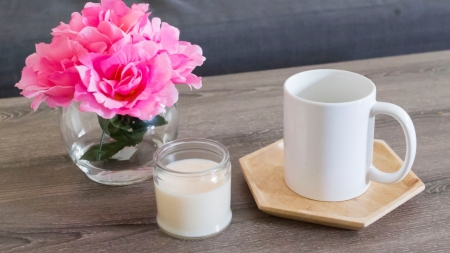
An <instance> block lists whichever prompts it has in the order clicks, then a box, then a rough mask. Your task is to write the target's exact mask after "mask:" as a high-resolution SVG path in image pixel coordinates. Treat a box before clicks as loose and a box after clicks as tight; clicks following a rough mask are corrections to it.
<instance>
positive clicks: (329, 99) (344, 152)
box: [284, 69, 416, 201]
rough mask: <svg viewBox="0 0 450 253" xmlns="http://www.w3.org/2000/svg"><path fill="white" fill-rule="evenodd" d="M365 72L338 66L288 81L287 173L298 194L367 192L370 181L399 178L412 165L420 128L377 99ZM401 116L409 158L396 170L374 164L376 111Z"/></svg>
mask: <svg viewBox="0 0 450 253" xmlns="http://www.w3.org/2000/svg"><path fill="white" fill-rule="evenodd" d="M375 96H376V88H375V85H374V83H373V82H372V81H371V80H369V79H368V78H366V77H365V76H362V75H359V74H356V73H352V72H348V71H343V70H333V69H317V70H310V71H305V72H301V73H298V74H296V75H293V76H291V77H290V78H289V79H287V80H286V82H285V83H284V156H285V162H284V163H285V164H284V176H285V181H286V184H287V185H288V187H289V188H290V189H291V190H292V191H294V192H295V193H297V194H299V195H301V196H304V197H306V198H309V199H314V200H320V201H343V200H348V199H352V198H355V197H357V196H359V195H361V194H363V193H364V192H365V191H366V190H367V189H368V188H369V186H370V181H375V182H380V183H396V182H399V181H401V180H402V179H403V178H404V177H405V176H406V175H407V174H408V172H409V170H410V169H411V166H412V164H413V162H414V158H415V155H416V132H415V130H414V125H413V123H412V121H411V118H410V117H409V115H408V114H407V113H406V112H405V111H404V110H403V109H402V108H400V107H398V106H396V105H394V104H390V103H383V102H377V101H376V100H375ZM377 114H387V115H390V116H392V117H394V118H395V119H397V120H398V121H399V123H400V125H401V126H402V128H403V131H404V132H405V137H406V158H405V161H404V163H403V166H402V167H401V168H400V169H399V170H398V171H396V172H394V173H385V172H382V171H380V170H378V169H377V168H375V167H374V166H373V164H372V155H373V154H372V152H373V140H374V123H375V115H377Z"/></svg>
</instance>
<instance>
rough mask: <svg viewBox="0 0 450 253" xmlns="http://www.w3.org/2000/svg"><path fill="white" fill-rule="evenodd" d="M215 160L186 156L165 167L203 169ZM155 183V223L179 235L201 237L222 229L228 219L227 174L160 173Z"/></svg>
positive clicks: (190, 169)
mask: <svg viewBox="0 0 450 253" xmlns="http://www.w3.org/2000/svg"><path fill="white" fill-rule="evenodd" d="M217 165H218V163H217V162H214V161H210V160H205V159H185V160H180V161H176V162H172V163H170V164H169V165H167V166H166V167H167V168H168V169H170V170H173V171H177V172H199V171H206V170H208V169H210V168H212V167H214V166H217ZM159 177H160V180H158V184H155V192H156V203H157V209H158V216H157V220H158V225H159V226H160V227H161V228H162V229H163V230H165V231H166V232H168V233H170V234H173V235H175V236H180V237H202V236H207V235H211V234H214V233H217V232H219V231H221V230H223V229H224V228H225V227H226V226H227V225H228V224H229V222H230V220H231V216H232V214H231V209H230V195H231V180H230V177H229V176H222V177H220V176H219V177H211V175H209V176H203V177H199V176H195V177H177V176H168V175H164V174H161V175H159Z"/></svg>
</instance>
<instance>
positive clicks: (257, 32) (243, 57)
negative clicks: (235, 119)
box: [0, 0, 450, 97]
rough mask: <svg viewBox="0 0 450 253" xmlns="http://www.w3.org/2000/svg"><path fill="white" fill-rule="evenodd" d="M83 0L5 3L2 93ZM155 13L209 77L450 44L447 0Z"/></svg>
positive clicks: (198, 3)
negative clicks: (198, 51) (191, 49)
mask: <svg viewBox="0 0 450 253" xmlns="http://www.w3.org/2000/svg"><path fill="white" fill-rule="evenodd" d="M85 2H86V1H85V0H71V1H70V0H34V1H29V0H9V1H1V2H0V97H9V96H17V95H18V94H19V90H17V89H16V88H14V87H13V85H14V84H15V83H16V82H17V81H18V80H19V79H20V72H21V69H22V68H23V66H24V60H25V58H26V56H27V55H29V54H31V53H33V51H34V44H35V43H39V42H49V41H50V40H51V36H50V29H51V28H53V27H55V26H56V25H57V24H58V23H59V21H64V22H68V20H69V18H70V13H71V12H73V11H80V10H81V9H82V7H83V5H84V3H85ZM125 2H127V3H128V4H131V3H132V2H150V9H151V10H152V12H153V14H152V16H157V17H160V18H161V19H162V20H163V21H166V22H168V23H170V24H172V25H174V26H177V27H178V28H180V30H181V39H183V40H187V41H190V42H192V43H195V44H199V45H200V46H201V47H202V48H203V50H204V55H205V57H206V58H207V60H206V62H205V64H204V65H203V66H202V67H200V68H198V69H197V70H196V71H195V73H196V74H199V75H202V76H208V75H219V74H227V73H236V72H245V71H255V70H264V69H273V68H283V67H291V66H301V65H308V64H317V63H326V62H337V61H345V60H354V59H363V58H371V57H380V56H390V55H399V54H408V53H417V52H425V51H434V50H443V49H450V29H449V25H448V24H450V15H449V13H450V1H447V0H433V1H429V0H414V1H412V0H377V1H375V0H372V1H360V0H339V1H337V0H336V1H317V0H278V1H273V0H227V1H224V0H158V1H139V0H135V1H125Z"/></svg>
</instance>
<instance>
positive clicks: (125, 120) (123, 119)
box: [110, 115, 139, 130]
mask: <svg viewBox="0 0 450 253" xmlns="http://www.w3.org/2000/svg"><path fill="white" fill-rule="evenodd" d="M135 119H137V120H139V119H138V118H134V117H131V116H128V115H125V116H123V115H116V116H114V117H113V118H112V119H111V120H110V123H111V124H112V126H114V127H115V128H120V129H124V130H129V129H130V128H131V124H132V122H133V121H134V120H135Z"/></svg>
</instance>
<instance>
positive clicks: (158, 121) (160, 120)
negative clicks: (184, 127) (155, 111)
mask: <svg viewBox="0 0 450 253" xmlns="http://www.w3.org/2000/svg"><path fill="white" fill-rule="evenodd" d="M167 123H169V122H167V120H166V119H165V118H164V117H162V116H160V115H156V116H155V117H153V119H151V120H147V121H145V124H146V125H147V126H155V127H158V126H164V125H167Z"/></svg>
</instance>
